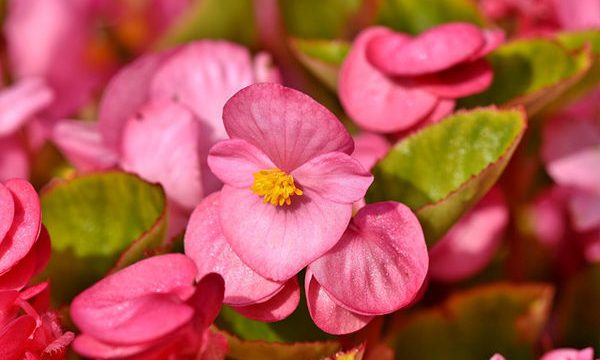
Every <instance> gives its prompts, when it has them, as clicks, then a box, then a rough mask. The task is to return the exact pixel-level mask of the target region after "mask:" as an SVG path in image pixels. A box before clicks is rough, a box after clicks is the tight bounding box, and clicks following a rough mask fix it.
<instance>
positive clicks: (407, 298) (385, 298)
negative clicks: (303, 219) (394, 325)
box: [309, 201, 429, 315]
mask: <svg viewBox="0 0 600 360" xmlns="http://www.w3.org/2000/svg"><path fill="white" fill-rule="evenodd" d="M428 262H429V259H428V256H427V246H426V244H425V239H424V235H423V231H422V229H421V225H420V224H419V221H418V220H417V217H416V216H415V215H414V214H413V213H412V211H411V210H410V209H409V208H408V207H406V206H404V205H402V204H400V203H396V202H391V201H390V202H381V203H374V204H369V205H367V206H365V207H363V208H362V209H360V210H359V212H358V213H357V214H356V216H355V217H354V218H353V219H352V223H351V225H350V226H349V227H348V230H346V232H345V233H344V235H343V236H342V238H341V240H340V241H339V242H338V243H337V244H336V245H335V246H334V247H333V248H332V249H331V250H330V251H329V252H327V253H326V254H325V255H323V256H322V257H320V258H319V259H317V260H316V261H315V262H313V263H312V264H310V265H309V269H310V270H311V271H312V272H313V274H314V277H315V279H316V280H317V281H318V282H319V284H321V286H323V288H325V289H326V290H327V292H328V293H329V294H331V296H332V297H334V298H335V299H337V300H338V301H339V302H340V303H342V304H344V306H345V307H346V308H348V309H352V311H354V312H358V313H361V314H365V315H379V314H386V313H390V312H393V311H396V310H398V309H400V308H402V307H404V306H406V305H408V304H410V303H411V301H412V300H413V299H414V298H415V296H416V295H417V293H418V292H419V289H420V288H421V285H422V284H423V281H424V280H425V275H426V274H427V266H428Z"/></svg>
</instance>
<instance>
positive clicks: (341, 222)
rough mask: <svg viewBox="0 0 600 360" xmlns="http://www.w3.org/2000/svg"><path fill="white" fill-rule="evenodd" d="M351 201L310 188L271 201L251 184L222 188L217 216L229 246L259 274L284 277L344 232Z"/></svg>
mask: <svg viewBox="0 0 600 360" xmlns="http://www.w3.org/2000/svg"><path fill="white" fill-rule="evenodd" d="M351 212H352V205H351V204H340V203H337V202H333V201H329V200H327V199H324V198H322V197H320V196H319V195H318V194H316V193H314V192H312V191H311V190H310V189H306V191H304V195H301V196H295V197H293V198H292V204H291V205H290V206H274V205H271V204H270V203H264V202H263V199H262V198H261V197H260V196H258V195H256V194H254V193H253V192H252V191H251V190H250V189H239V188H234V187H231V186H229V185H225V186H223V190H221V205H220V209H219V214H220V215H219V216H220V220H221V226H222V229H223V233H224V234H225V237H226V238H227V240H228V241H229V244H230V245H231V248H232V249H233V251H235V253H236V254H237V255H238V256H239V257H240V259H242V261H243V262H245V263H246V264H247V265H248V266H249V267H250V268H252V269H253V270H254V271H256V272H257V273H259V274H260V275H262V276H264V277H266V278H269V279H272V280H275V281H285V280H288V279H289V278H291V277H292V276H294V275H296V274H297V273H298V272H299V271H300V270H302V268H304V267H305V266H306V265H308V264H309V263H311V262H312V261H314V260H315V259H316V258H318V257H319V256H321V255H322V254H324V253H325V252H326V251H327V250H329V249H330V248H331V247H332V246H333V245H334V244H335V243H336V242H337V241H338V240H339V239H340V237H341V236H342V234H343V232H344V230H345V229H346V226H347V225H348V221H349V220H350V215H351Z"/></svg>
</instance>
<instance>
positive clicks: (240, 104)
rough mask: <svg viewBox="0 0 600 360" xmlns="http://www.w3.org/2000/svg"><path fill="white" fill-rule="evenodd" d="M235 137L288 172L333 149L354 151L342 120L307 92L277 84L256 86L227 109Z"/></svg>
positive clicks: (227, 125)
mask: <svg viewBox="0 0 600 360" xmlns="http://www.w3.org/2000/svg"><path fill="white" fill-rule="evenodd" d="M223 121H224V124H225V128H226V129H227V133H228V134H229V136H230V137H231V138H232V139H236V138H237V139H242V140H246V141H247V142H249V143H250V144H252V145H254V146H256V147H257V148H258V149H260V150H261V151H262V152H264V153H265V154H266V155H267V156H269V158H270V159H271V160H272V161H273V163H274V164H275V165H277V167H278V168H280V169H281V170H283V171H285V172H288V173H289V172H290V171H292V170H293V169H295V168H297V167H298V166H300V165H302V164H303V163H305V162H307V161H308V160H310V159H312V158H314V157H316V156H318V155H321V154H326V153H329V152H332V151H340V152H344V153H347V154H351V153H352V150H353V149H354V143H353V142H352V138H351V137H350V134H348V131H346V129H345V128H344V126H343V125H342V123H341V122H340V121H339V120H338V119H337V118H336V117H335V115H333V114H332V113H331V112H330V111H329V110H327V109H326V108H325V107H323V106H322V105H321V104H319V103H317V102H316V101H315V100H313V99H312V98H310V97H309V96H307V95H305V94H303V93H301V92H299V91H296V90H293V89H290V88H286V87H283V86H281V85H278V84H269V83H264V84H255V85H252V86H249V87H247V88H245V89H243V90H241V91H239V92H238V93H237V94H235V95H234V96H233V97H232V98H231V99H229V101H227V103H226V104H225V107H224V108H223Z"/></svg>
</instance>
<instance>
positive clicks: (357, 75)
mask: <svg viewBox="0 0 600 360" xmlns="http://www.w3.org/2000/svg"><path fill="white" fill-rule="evenodd" d="M389 33H390V30H388V29H386V28H382V27H376V28H370V29H367V30H365V31H363V32H361V33H360V35H359V36H358V37H357V38H356V40H354V43H353V45H352V50H351V51H350V53H349V54H348V56H347V57H346V60H345V61H344V64H343V65H342V68H341V70H340V79H339V96H340V100H341V102H342V105H343V106H344V109H345V110H346V112H347V113H348V115H349V116H350V117H351V118H352V120H354V122H356V123H357V124H358V125H359V126H360V127H362V128H364V129H366V130H370V131H375V132H386V133H388V132H395V131H399V130H403V129H407V128H409V127H411V126H413V125H414V124H416V123H417V122H418V121H420V120H421V119H422V118H423V117H425V116H426V115H427V114H428V113H429V112H430V111H431V110H432V109H433V107H434V106H435V104H436V102H437V97H436V96H434V95H433V94H430V93H428V92H426V91H424V90H421V89H419V88H418V87H415V86H414V84H411V83H409V82H408V81H406V80H403V81H400V80H398V81H395V80H393V79H392V78H389V77H387V76H386V75H384V74H383V73H381V72H380V71H379V70H377V69H376V68H375V67H373V65H371V64H370V63H369V61H367V58H366V56H365V51H366V45H367V43H368V42H369V41H370V40H371V39H373V38H375V37H377V36H380V35H382V34H383V35H385V34H389Z"/></svg>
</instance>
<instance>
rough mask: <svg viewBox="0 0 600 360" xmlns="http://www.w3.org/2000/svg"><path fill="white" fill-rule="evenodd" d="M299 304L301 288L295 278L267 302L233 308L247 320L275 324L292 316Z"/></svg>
mask: <svg viewBox="0 0 600 360" xmlns="http://www.w3.org/2000/svg"><path fill="white" fill-rule="evenodd" d="M299 303H300V286H299V285H298V279H297V278H295V277H294V278H292V279H290V280H288V281H287V282H286V283H285V286H284V287H283V288H282V289H281V290H280V291H279V292H278V293H277V294H275V296H273V297H271V298H270V299H268V300H267V301H264V302H261V303H257V304H253V305H248V306H234V307H233V308H234V309H235V310H236V311H237V312H239V313H240V314H242V315H244V316H245V317H247V318H250V319H254V320H258V321H264V322H274V321H280V320H283V319H285V318H287V317H288V316H290V315H291V314H292V313H293V312H294V310H296V308H297V307H298V304H299Z"/></svg>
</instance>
